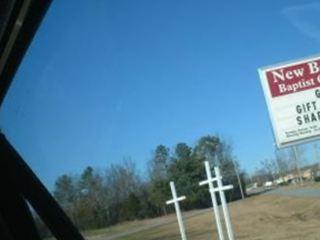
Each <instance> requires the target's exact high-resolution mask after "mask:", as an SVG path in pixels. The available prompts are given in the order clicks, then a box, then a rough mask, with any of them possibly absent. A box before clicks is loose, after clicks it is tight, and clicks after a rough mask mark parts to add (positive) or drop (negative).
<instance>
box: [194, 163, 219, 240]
mask: <svg viewBox="0 0 320 240" xmlns="http://www.w3.org/2000/svg"><path fill="white" fill-rule="evenodd" d="M204 165H205V168H206V173H207V180H204V181H202V182H200V183H199V185H200V186H202V185H205V184H208V185H209V192H210V195H211V200H212V207H213V213H214V216H215V221H216V225H217V230H218V236H219V240H224V235H223V230H222V224H221V219H220V213H219V207H218V203H217V198H216V194H215V188H214V186H213V182H215V181H217V180H218V179H217V178H216V177H215V178H213V177H212V175H211V168H210V164H209V162H208V161H205V162H204Z"/></svg>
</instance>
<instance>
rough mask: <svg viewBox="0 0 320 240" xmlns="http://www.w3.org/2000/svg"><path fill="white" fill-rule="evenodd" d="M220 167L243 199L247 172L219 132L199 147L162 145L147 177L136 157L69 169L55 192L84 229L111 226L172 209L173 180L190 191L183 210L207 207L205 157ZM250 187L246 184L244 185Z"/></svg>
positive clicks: (232, 193)
mask: <svg viewBox="0 0 320 240" xmlns="http://www.w3.org/2000/svg"><path fill="white" fill-rule="evenodd" d="M205 160H207V161H209V162H210V163H211V166H219V167H220V169H221V171H222V174H223V177H224V182H225V183H226V184H233V185H234V189H233V190H232V191H230V192H228V193H227V198H228V199H229V200H235V199H239V198H240V196H241V195H240V191H239V186H238V181H237V177H236V174H235V170H238V172H240V177H241V179H242V183H244V182H245V181H244V177H245V174H244V172H243V171H242V170H241V169H240V167H239V164H238V163H237V161H236V160H235V157H234V156H233V153H232V147H231V145H230V144H229V143H228V142H226V141H225V140H223V139H221V138H220V137H218V136H213V135H212V136H204V137H202V138H200V139H199V140H198V141H197V142H196V144H195V145H194V146H192V147H191V146H188V144H186V143H183V142H181V143H177V144H176V145H175V146H174V147H173V148H172V149H170V148H168V147H167V146H164V145H162V144H161V145H158V146H157V147H156V148H155V150H154V151H153V153H152V157H151V159H150V161H149V164H148V174H147V176H142V175H141V174H139V172H138V171H137V169H136V167H135V164H134V162H133V161H131V160H127V161H123V162H122V163H119V164H114V165H111V166H109V167H107V168H106V169H104V170H101V169H100V170H99V169H93V168H92V167H87V168H86V169H84V171H83V172H82V173H81V174H64V175H62V176H60V177H58V179H57V180H56V182H55V187H54V191H53V195H54V197H55V199H56V200H57V201H58V202H59V204H60V205H61V206H62V208H63V209H64V210H65V211H66V213H67V214H68V216H69V217H70V218H71V219H72V221H73V222H74V223H75V225H76V226H77V227H78V228H79V229H81V230H88V229H95V228H102V227H108V226H110V225H114V224H117V223H119V222H122V221H130V220H135V219H143V218H152V217H157V216H161V215H165V214H168V213H171V212H172V211H173V208H172V207H168V206H167V205H166V204H165V202H166V201H167V200H168V199H171V192H170V187H169V182H170V181H174V182H175V185H176V188H177V191H178V194H179V195H186V196H187V201H184V202H183V203H182V205H181V208H182V209H183V210H191V209H200V208H207V207H209V206H210V203H211V200H210V196H209V193H208V189H207V188H206V187H199V182H200V181H201V180H204V179H205V178H206V174H205V169H204V164H203V162H204V161H205ZM243 188H244V189H245V186H244V185H243Z"/></svg>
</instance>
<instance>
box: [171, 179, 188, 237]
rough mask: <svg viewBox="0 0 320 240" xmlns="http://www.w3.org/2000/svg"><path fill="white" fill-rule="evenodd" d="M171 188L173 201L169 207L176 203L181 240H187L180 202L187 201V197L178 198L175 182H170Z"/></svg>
mask: <svg viewBox="0 0 320 240" xmlns="http://www.w3.org/2000/svg"><path fill="white" fill-rule="evenodd" d="M170 188H171V193H172V199H171V200H169V201H167V205H169V204H173V203H174V207H175V209H176V214H177V218H178V224H179V229H180V234H181V239H182V240H187V237H186V231H185V228H184V225H183V221H182V215H181V211H180V206H179V202H180V201H183V200H185V199H186V197H185V196H181V197H177V192H176V187H175V186H174V182H170Z"/></svg>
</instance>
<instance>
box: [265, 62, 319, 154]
mask: <svg viewBox="0 0 320 240" xmlns="http://www.w3.org/2000/svg"><path fill="white" fill-rule="evenodd" d="M259 74H260V79H261V83H262V87H263V91H264V94H265V98H266V101H267V105H268V109H269V114H270V117H271V122H272V126H273V131H274V135H275V139H276V142H277V146H278V147H279V148H281V147H287V146H290V145H295V144H299V143H303V142H306V141H311V140H315V139H318V138H320V56H314V57H309V58H305V59H300V60H296V61H290V62H286V63H280V64H277V65H273V66H268V67H263V68H260V69H259Z"/></svg>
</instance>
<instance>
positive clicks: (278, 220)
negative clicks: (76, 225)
mask: <svg viewBox="0 0 320 240" xmlns="http://www.w3.org/2000/svg"><path fill="white" fill-rule="evenodd" d="M229 206H230V211H231V215H232V222H233V226H234V230H235V234H236V237H237V239H246V240H250V239H256V240H260V239H261V240H271V239H272V240H274V239H277V240H280V239H287V240H289V239H290V240H298V239H299V240H316V239H320V198H313V197H308V198H307V197H290V196H281V195H273V194H267V195H265V194H264V195H259V196H255V197H250V198H247V199H245V200H243V201H237V202H233V203H231V204H230V205H229ZM184 217H185V224H186V229H187V237H188V239H191V240H207V239H217V235H216V231H215V225H214V219H213V214H212V212H211V210H210V209H208V210H202V211H191V212H188V213H184ZM86 237H87V239H89V240H113V239H123V240H135V239H136V240H138V239H139V240H160V239H166V240H178V239H180V235H179V230H178V225H177V223H176V218H175V215H169V216H166V217H162V218H156V219H151V220H143V221H135V222H130V223H124V224H121V225H118V226H114V227H111V228H108V229H101V230H97V231H93V232H89V233H87V234H86Z"/></svg>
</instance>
